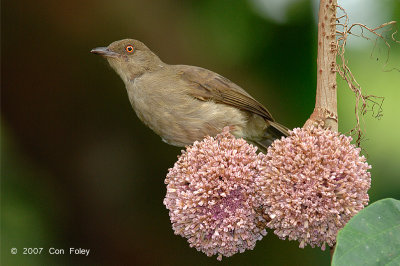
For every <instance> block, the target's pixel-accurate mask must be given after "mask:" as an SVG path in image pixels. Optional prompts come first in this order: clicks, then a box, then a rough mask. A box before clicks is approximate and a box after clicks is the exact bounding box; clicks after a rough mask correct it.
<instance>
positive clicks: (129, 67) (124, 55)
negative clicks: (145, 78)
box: [90, 39, 164, 82]
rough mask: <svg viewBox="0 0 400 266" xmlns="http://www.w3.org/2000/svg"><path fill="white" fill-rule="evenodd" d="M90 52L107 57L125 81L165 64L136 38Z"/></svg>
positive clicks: (116, 42)
mask: <svg viewBox="0 0 400 266" xmlns="http://www.w3.org/2000/svg"><path fill="white" fill-rule="evenodd" d="M90 52H91V53H94V54H98V55H101V56H103V57H105V58H106V59H107V61H108V62H109V64H110V65H111V67H112V68H113V69H114V70H115V71H116V72H117V73H118V74H119V75H120V76H121V78H122V79H123V80H124V81H125V82H126V81H129V80H132V79H134V78H136V77H137V76H139V75H141V74H143V73H145V72H147V71H152V70H153V69H155V68H157V67H160V66H162V65H163V64H164V63H163V62H162V61H161V60H160V59H159V58H158V56H157V55H155V54H154V53H153V52H152V51H151V50H150V49H149V48H147V46H146V45H144V44H143V43H142V42H140V41H137V40H134V39H123V40H120V41H115V42H113V43H111V44H110V45H109V46H107V47H97V48H94V49H92V50H91V51H90Z"/></svg>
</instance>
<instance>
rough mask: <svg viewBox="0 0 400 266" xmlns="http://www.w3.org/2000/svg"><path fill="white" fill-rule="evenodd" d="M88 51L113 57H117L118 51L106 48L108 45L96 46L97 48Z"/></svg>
mask: <svg viewBox="0 0 400 266" xmlns="http://www.w3.org/2000/svg"><path fill="white" fill-rule="evenodd" d="M90 52H91V53H93V54H98V55H101V56H105V57H114V58H116V57H119V54H118V53H115V52H113V51H110V49H108V47H97V48H94V49H92V50H91V51H90Z"/></svg>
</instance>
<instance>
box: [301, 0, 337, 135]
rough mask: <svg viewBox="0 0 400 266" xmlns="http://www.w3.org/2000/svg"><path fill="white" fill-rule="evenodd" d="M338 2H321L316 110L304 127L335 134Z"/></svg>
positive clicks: (326, 0) (333, 0)
mask: <svg viewBox="0 0 400 266" xmlns="http://www.w3.org/2000/svg"><path fill="white" fill-rule="evenodd" d="M336 6H337V0H321V1H320V6H319V14H318V17H319V18H318V57H317V93H316V100H315V108H314V111H313V113H312V114H311V116H310V118H309V119H308V120H307V121H306V123H305V124H304V127H312V126H314V125H315V124H318V125H322V126H323V127H326V128H327V127H329V128H330V129H332V130H334V131H337V130H338V115H337V84H336V54H337V42H336Z"/></svg>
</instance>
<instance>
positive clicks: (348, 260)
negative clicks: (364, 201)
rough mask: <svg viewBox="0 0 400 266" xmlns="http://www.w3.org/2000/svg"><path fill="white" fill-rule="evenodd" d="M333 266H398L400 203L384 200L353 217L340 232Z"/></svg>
mask: <svg viewBox="0 0 400 266" xmlns="http://www.w3.org/2000/svg"><path fill="white" fill-rule="evenodd" d="M332 265H333V266H339V265H346V266H350V265H363V266H364V265H400V201H398V200H395V199H383V200H380V201H377V202H375V203H373V204H371V205H370V206H368V207H367V208H365V209H363V210H362V211H360V212H359V213H358V214H357V215H355V216H354V217H353V218H352V219H351V220H350V221H349V222H348V223H347V224H346V225H345V227H344V228H343V229H342V230H340V231H339V234H338V236H337V243H336V250H335V253H334V255H333V259H332Z"/></svg>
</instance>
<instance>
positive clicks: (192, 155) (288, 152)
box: [164, 128, 371, 259]
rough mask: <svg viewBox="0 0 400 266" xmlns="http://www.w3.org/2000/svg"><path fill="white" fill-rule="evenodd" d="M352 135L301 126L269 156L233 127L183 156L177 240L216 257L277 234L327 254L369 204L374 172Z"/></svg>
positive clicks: (175, 187)
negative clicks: (269, 233)
mask: <svg viewBox="0 0 400 266" xmlns="http://www.w3.org/2000/svg"><path fill="white" fill-rule="evenodd" d="M350 141H351V137H346V136H344V135H340V134H339V133H336V132H332V131H330V130H325V129H321V128H315V129H311V130H308V129H307V130H306V129H299V128H296V129H294V130H293V131H291V132H290V136H289V137H286V138H282V139H281V140H276V141H275V142H274V143H273V144H272V145H271V146H270V147H269V149H268V153H267V154H266V155H265V154H263V153H259V154H257V148H256V147H254V146H252V145H250V144H248V143H246V141H245V140H243V139H236V138H235V137H234V136H233V135H231V134H230V133H229V132H228V130H227V129H224V131H223V132H222V133H221V134H219V135H217V136H216V137H214V138H212V137H207V138H205V139H204V140H203V141H201V142H195V143H194V144H193V145H192V146H189V147H187V150H186V151H182V155H181V156H179V159H178V161H177V162H176V163H175V165H174V167H173V168H171V169H169V173H168V175H167V178H166V181H165V183H166V184H167V194H166V197H165V200H164V204H165V205H166V207H167V209H168V210H169V214H170V218H171V222H172V227H173V229H174V231H175V234H178V235H181V236H183V237H185V238H187V239H188V242H189V243H190V246H191V247H195V248H196V249H197V250H200V251H202V252H204V253H206V254H207V255H208V256H212V255H218V259H222V256H231V255H233V254H235V253H237V252H243V251H244V250H246V249H253V248H254V246H255V243H256V241H257V240H260V239H261V238H262V237H263V236H264V235H266V230H265V229H266V228H267V227H268V228H271V229H274V232H275V234H277V235H278V236H279V237H280V238H282V239H286V238H289V240H298V241H299V242H300V247H304V246H305V245H307V244H309V245H311V246H313V247H314V246H321V247H322V248H325V243H327V244H328V245H330V246H332V245H334V244H335V239H336V234H337V232H338V230H340V229H341V228H342V227H343V226H344V225H345V224H346V223H347V222H348V220H349V219H350V218H351V217H352V216H354V215H355V214H356V213H357V212H358V211H360V210H361V209H362V208H363V207H364V206H365V205H367V204H368V194H367V191H368V189H369V187H370V180H371V179H370V173H369V172H368V171H367V170H368V169H370V168H371V167H370V166H369V165H368V164H367V163H366V159H365V157H364V156H360V149H358V148H356V147H355V146H354V145H352V144H351V143H350Z"/></svg>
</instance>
